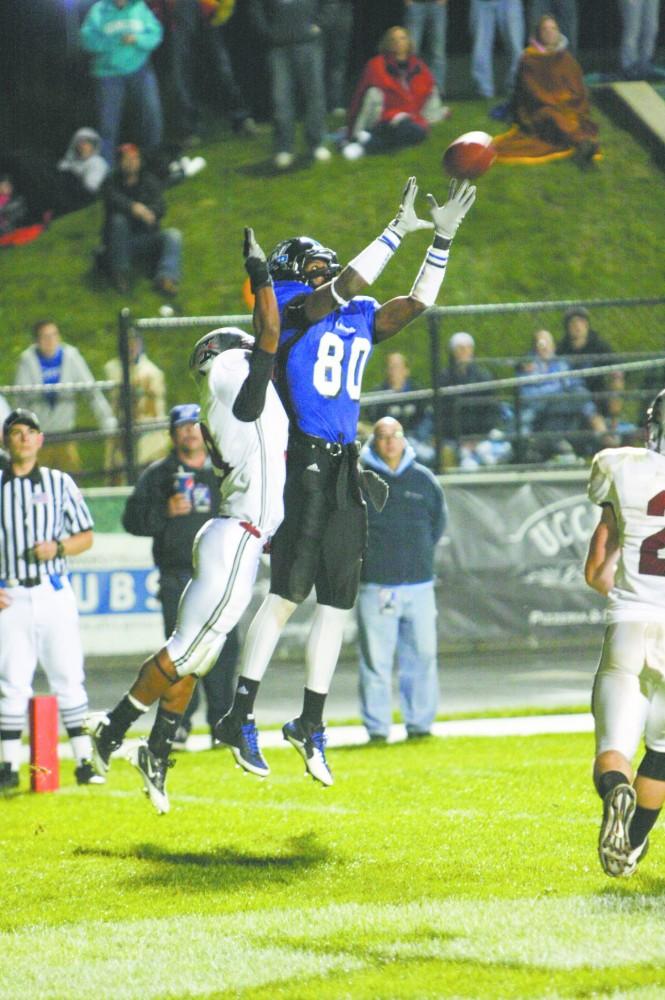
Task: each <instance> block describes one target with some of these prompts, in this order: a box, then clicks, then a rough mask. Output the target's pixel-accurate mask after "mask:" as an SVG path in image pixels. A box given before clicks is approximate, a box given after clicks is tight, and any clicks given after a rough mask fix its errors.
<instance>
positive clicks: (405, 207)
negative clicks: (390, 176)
mask: <svg viewBox="0 0 665 1000" xmlns="http://www.w3.org/2000/svg"><path fill="white" fill-rule="evenodd" d="M417 194H418V184H417V183H416V178H415V177H409V179H408V181H407V182H406V186H405V188H404V191H403V192H402V204H401V205H400V206H399V209H398V210H397V215H396V216H395V218H394V219H393V221H392V222H391V223H390V227H389V228H390V229H393V230H394V231H395V232H396V233H397V235H398V236H399V237H400V239H401V238H402V237H404V236H406V234H407V233H415V232H416V231H417V230H418V229H432V228H433V224H432V223H431V222H429V221H428V220H427V219H419V218H418V215H417V213H416V208H415V205H416V196H417Z"/></svg>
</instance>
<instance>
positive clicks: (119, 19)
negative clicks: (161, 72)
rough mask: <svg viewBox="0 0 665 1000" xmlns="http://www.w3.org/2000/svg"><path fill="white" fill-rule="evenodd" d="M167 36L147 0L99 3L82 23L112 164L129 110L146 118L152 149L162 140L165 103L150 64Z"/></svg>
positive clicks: (144, 139)
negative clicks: (152, 55) (153, 54)
mask: <svg viewBox="0 0 665 1000" xmlns="http://www.w3.org/2000/svg"><path fill="white" fill-rule="evenodd" d="M162 36H163V29H162V26H161V24H160V23H159V21H158V20H157V18H156V17H155V15H154V14H153V13H152V11H151V10H150V9H149V7H148V6H147V5H146V4H145V2H144V0H97V2H96V3H93V5H92V7H91V8H90V10H89V11H88V13H87V15H86V18H85V20H84V21H83V24H82V25H81V44H82V46H83V48H84V49H85V50H86V51H87V52H90V53H92V56H93V59H92V70H91V72H92V76H93V78H94V82H95V97H96V101H97V119H98V128H99V131H100V133H101V136H102V155H103V156H104V158H105V159H106V161H107V162H108V163H109V165H111V166H113V155H114V153H115V149H116V144H117V140H118V131H119V129H120V122H121V120H122V116H123V111H124V110H125V107H126V106H127V107H130V108H131V110H132V111H133V112H135V113H137V114H138V115H139V116H140V122H141V124H140V130H139V135H140V139H141V145H142V146H143V148H144V149H145V150H146V151H151V150H154V149H157V147H158V146H159V145H160V143H161V141H162V104H161V100H160V96H159V88H158V86H157V78H156V76H155V73H154V70H153V68H152V66H151V64H150V53H151V52H152V51H153V50H154V49H156V48H157V46H158V45H159V44H160V42H161V40H162Z"/></svg>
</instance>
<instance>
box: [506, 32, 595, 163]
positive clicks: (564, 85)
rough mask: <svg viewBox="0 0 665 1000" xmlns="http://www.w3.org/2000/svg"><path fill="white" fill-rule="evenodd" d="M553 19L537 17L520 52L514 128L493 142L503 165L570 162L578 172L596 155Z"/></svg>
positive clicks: (584, 97) (576, 75) (591, 127)
mask: <svg viewBox="0 0 665 1000" xmlns="http://www.w3.org/2000/svg"><path fill="white" fill-rule="evenodd" d="M567 46H568V43H567V40H566V38H565V37H564V36H563V35H562V34H561V32H560V31H559V26H558V24H557V22H556V21H555V20H554V18H553V17H551V16H549V15H545V17H541V19H540V21H539V22H538V25H537V27H536V30H535V32H534V37H533V38H532V39H531V41H530V42H529V45H528V46H527V48H526V49H525V50H524V53H523V54H522V58H521V60H520V64H519V69H518V72H517V82H516V84H515V94H514V97H513V101H512V108H511V112H512V116H513V121H514V125H513V126H512V128H511V129H510V130H509V131H508V132H505V133H504V134H503V135H499V136H496V138H495V139H494V145H495V146H496V148H497V153H498V160H499V162H503V163H548V162H549V161H550V160H553V159H561V158H562V157H566V156H574V157H575V160H576V161H577V163H578V164H579V166H580V167H582V168H586V167H589V166H590V165H591V164H592V163H593V159H594V157H596V156H597V155H598V153H599V148H600V147H599V145H598V126H597V125H596V123H595V122H594V121H593V120H592V119H591V111H590V106H589V97H588V93H587V89H586V87H585V85H584V78H583V76H582V69H581V67H580V65H579V63H578V62H577V60H576V59H575V58H574V56H572V55H571V53H570V52H569V51H568V47H567Z"/></svg>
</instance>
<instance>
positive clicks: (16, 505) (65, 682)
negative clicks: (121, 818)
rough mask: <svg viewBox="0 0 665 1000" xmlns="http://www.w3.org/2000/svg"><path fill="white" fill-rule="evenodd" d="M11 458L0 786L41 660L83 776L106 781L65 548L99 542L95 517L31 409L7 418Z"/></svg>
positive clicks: (6, 482)
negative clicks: (94, 763)
mask: <svg viewBox="0 0 665 1000" xmlns="http://www.w3.org/2000/svg"><path fill="white" fill-rule="evenodd" d="M3 437H4V444H5V447H6V449H7V452H8V455H9V464H8V465H7V466H5V467H1V466H0V790H7V789H10V788H17V787H18V784H19V760H20V753H21V733H22V731H23V726H24V723H25V714H26V710H27V707H28V702H29V700H30V698H31V696H32V680H33V677H34V674H35V670H36V668H37V663H38V662H39V663H40V664H41V666H42V669H43V670H44V673H45V674H46V677H47V679H48V683H49V687H50V690H51V691H52V693H53V694H54V695H55V696H56V698H57V699H58V706H59V709H60V714H61V717H62V721H63V724H64V726H65V729H66V730H67V734H68V736H69V738H70V740H71V744H72V750H73V753H74V758H75V760H76V771H75V774H76V781H77V783H78V784H79V785H88V784H98V783H100V782H101V781H103V780H104V779H103V778H101V779H100V778H99V777H98V776H97V775H95V774H94V772H93V770H92V767H91V765H90V755H91V749H92V748H91V744H90V737H89V736H88V735H87V733H86V732H85V731H84V719H85V717H86V714H87V710H88V696H87V694H86V690H85V686H84V675H83V650H82V648H81V638H80V635H79V621H78V611H77V608H76V600H75V598H74V593H73V591H72V588H71V586H70V583H69V579H68V577H67V556H68V555H77V554H78V553H79V552H84V551H85V550H86V549H89V548H90V546H91V545H92V518H91V516H90V512H89V510H88V508H87V507H86V505H85V502H84V500H83V498H82V497H81V494H80V492H79V490H78V489H77V487H76V485H75V483H74V482H73V480H72V479H71V478H70V477H69V476H68V475H67V474H66V473H64V472H60V471H58V470H57V469H47V468H41V467H40V466H39V465H38V464H37V456H38V454H39V449H40V448H41V446H42V444H43V441H44V435H43V434H42V433H41V430H40V426H39V419H38V417H37V415H36V414H35V413H33V412H32V411H31V410H24V409H18V410H12V411H11V413H10V414H9V415H8V416H7V418H6V419H5V422H4V424H3Z"/></svg>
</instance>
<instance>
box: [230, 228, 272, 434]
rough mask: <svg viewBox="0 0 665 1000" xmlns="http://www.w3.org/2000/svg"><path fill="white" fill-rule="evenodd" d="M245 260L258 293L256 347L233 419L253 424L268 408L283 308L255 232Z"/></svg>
mask: <svg viewBox="0 0 665 1000" xmlns="http://www.w3.org/2000/svg"><path fill="white" fill-rule="evenodd" d="M243 256H244V258H245V270H246V271H247V274H248V275H249V281H250V285H251V287H252V292H253V293H254V314H253V322H254V333H255V334H256V346H255V347H254V350H253V351H252V353H251V355H250V358H249V374H248V376H247V378H246V379H245V381H244V382H243V384H242V385H241V387H240V391H239V393H238V395H237V396H236V399H235V402H234V404H233V416H234V417H235V418H236V419H237V420H242V421H244V422H246V423H249V422H250V421H252V420H258V418H259V417H260V416H261V414H262V413H263V407H264V406H265V401H266V392H267V389H268V383H269V381H270V376H271V375H272V369H273V362H274V360H275V353H276V351H277V347H278V345H279V308H278V306H277V299H276V298H275V289H274V288H273V284H272V278H271V277H270V274H269V272H268V264H267V261H266V255H265V253H264V252H263V250H262V249H261V247H260V246H259V244H258V243H257V241H256V238H255V236H254V230H253V229H251V228H249V227H247V228H246V229H245V241H244V244H243Z"/></svg>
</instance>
